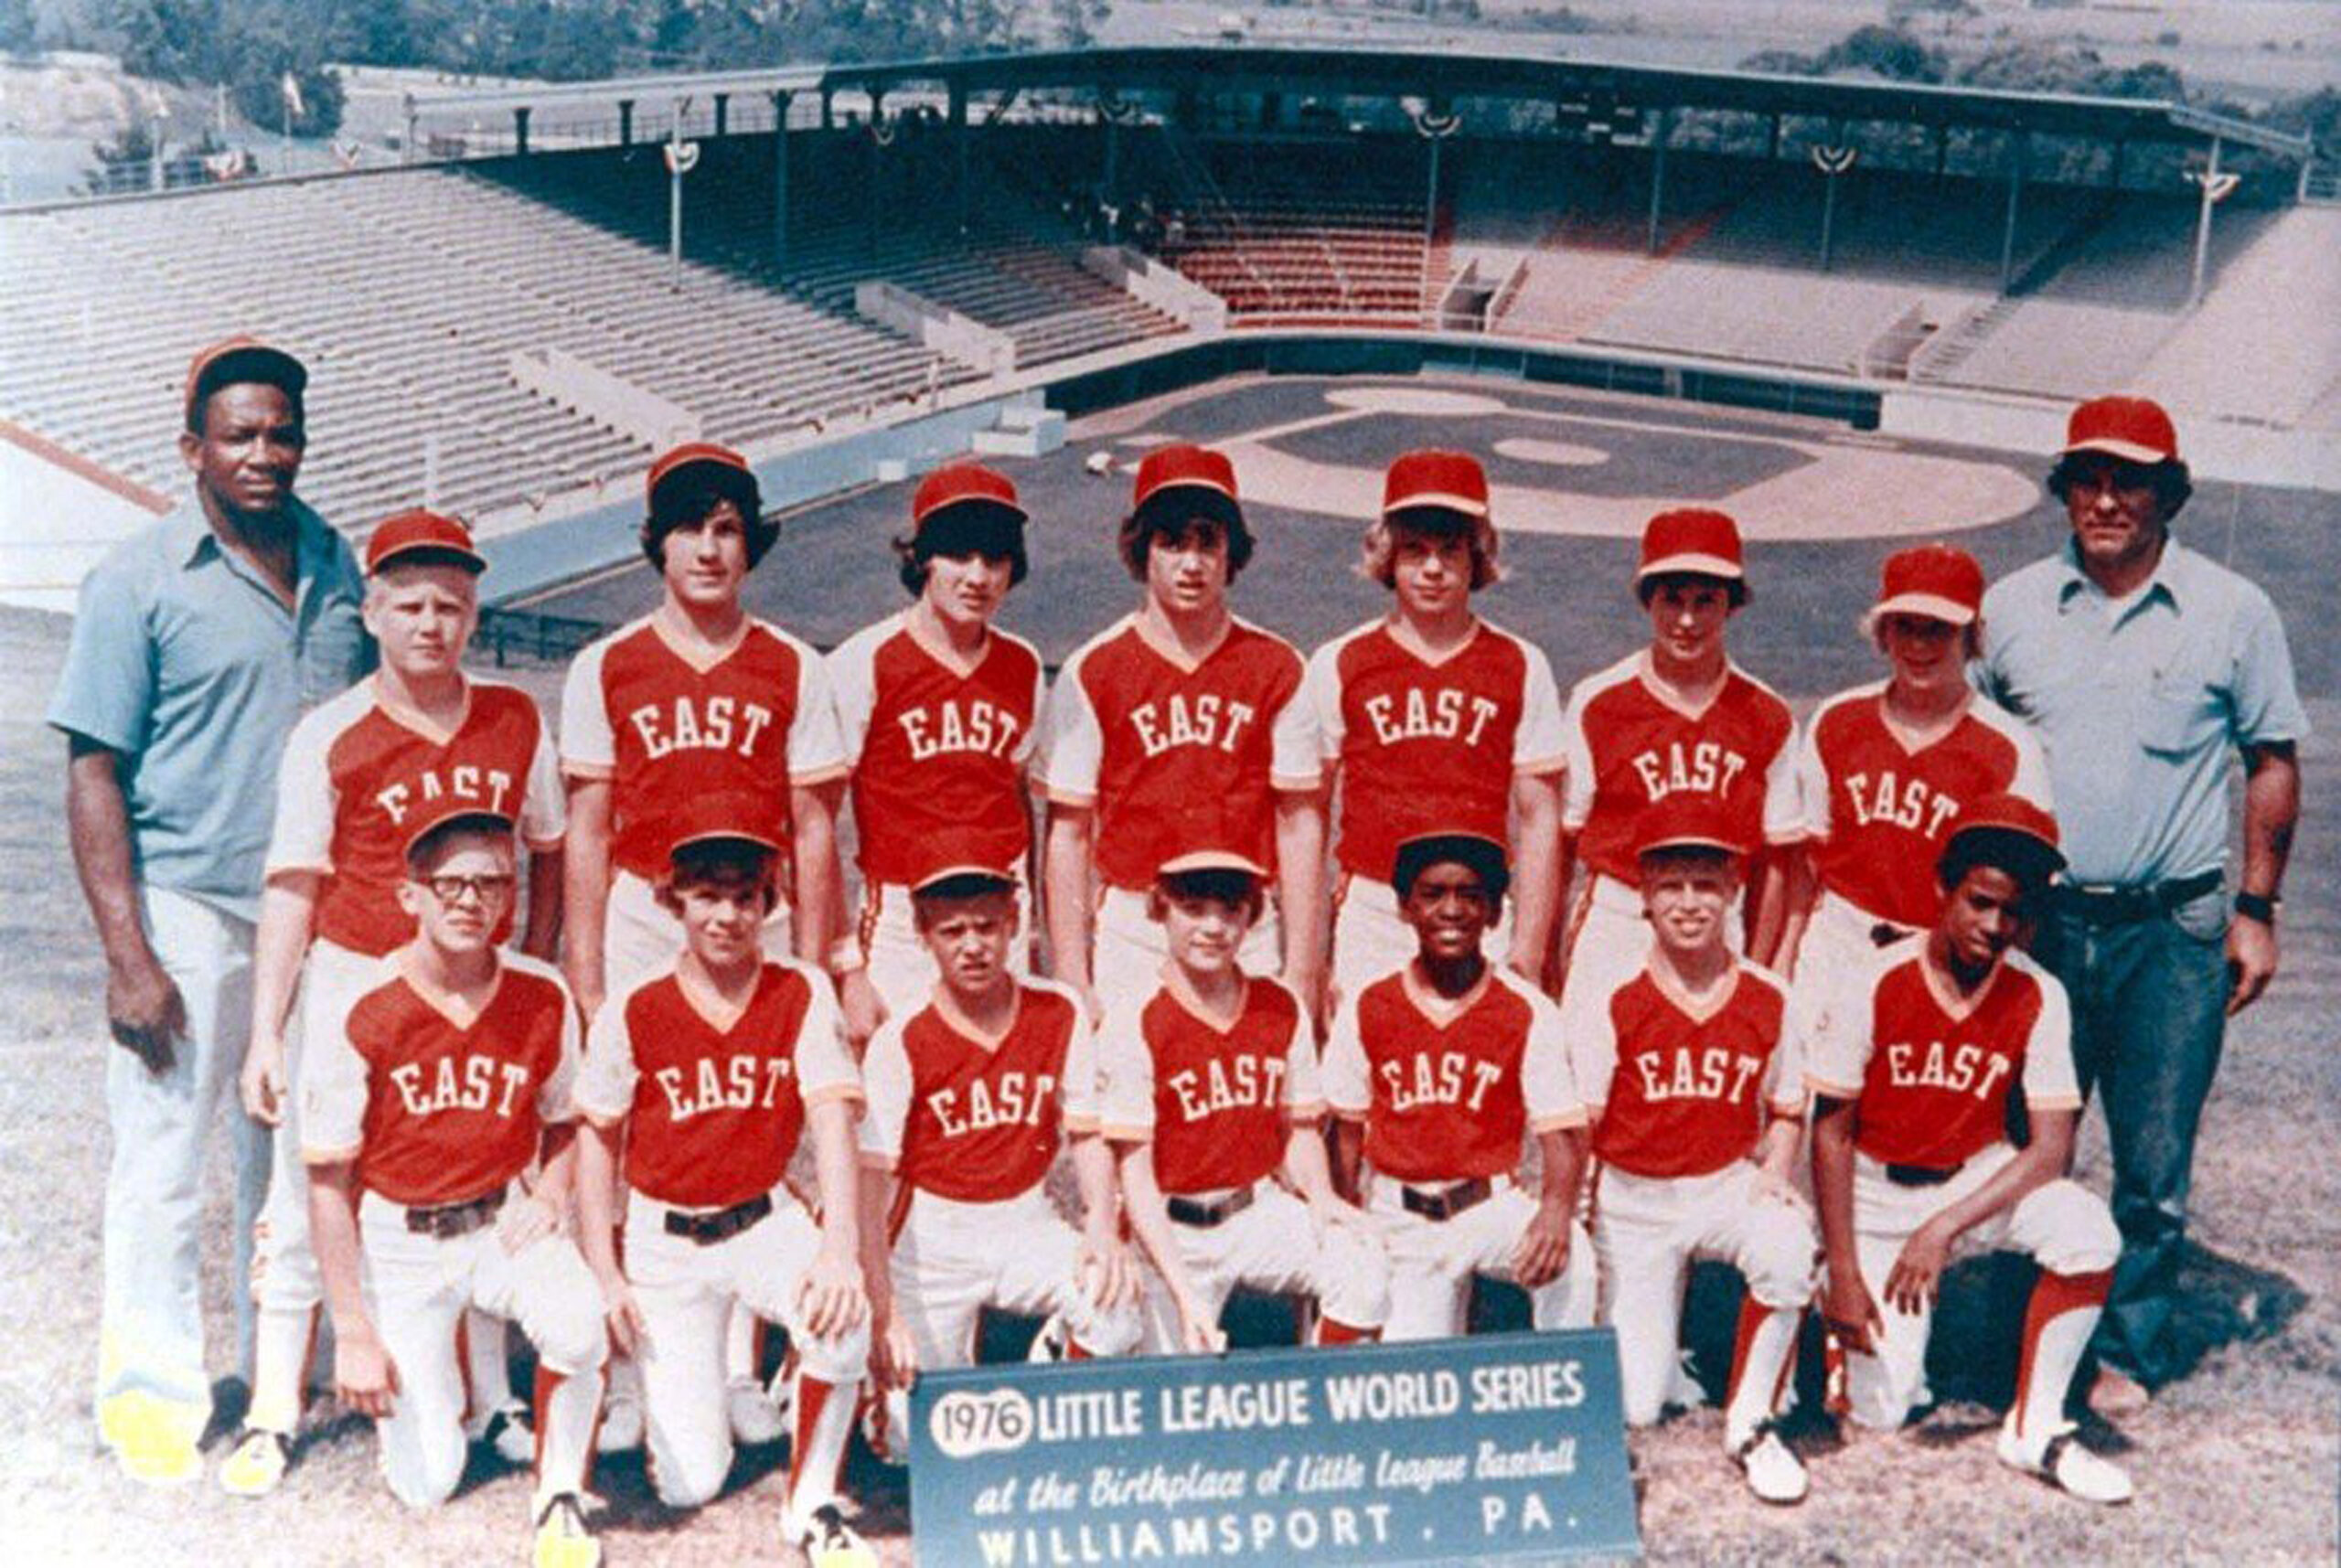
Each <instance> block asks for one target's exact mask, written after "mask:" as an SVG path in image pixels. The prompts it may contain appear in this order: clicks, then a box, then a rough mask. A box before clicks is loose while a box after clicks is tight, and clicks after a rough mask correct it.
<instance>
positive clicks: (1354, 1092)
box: [1320, 997, 1374, 1117]
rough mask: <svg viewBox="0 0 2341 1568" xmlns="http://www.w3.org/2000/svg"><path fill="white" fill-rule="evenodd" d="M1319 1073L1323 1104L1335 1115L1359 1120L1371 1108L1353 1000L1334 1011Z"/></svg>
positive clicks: (1347, 999)
mask: <svg viewBox="0 0 2341 1568" xmlns="http://www.w3.org/2000/svg"><path fill="white" fill-rule="evenodd" d="M1321 1069H1322V1070H1321V1072H1320V1080H1321V1082H1322V1083H1323V1085H1324V1090H1325V1104H1326V1106H1327V1107H1328V1108H1329V1109H1330V1110H1331V1111H1332V1113H1333V1114H1334V1115H1337V1116H1350V1117H1362V1116H1363V1115H1365V1114H1366V1112H1367V1111H1368V1110H1369V1109H1371V1108H1372V1107H1373V1104H1374V1086H1373V1085H1372V1084H1371V1083H1368V1082H1367V1080H1366V1064H1365V1042H1364V1040H1362V1039H1361V1038H1360V1037H1359V1035H1358V1029H1357V1000H1356V998H1355V997H1342V1005H1341V1006H1340V1007H1339V1008H1336V1009H1334V1013H1333V1027H1332V1029H1331V1030H1329V1031H1328V1032H1327V1034H1326V1036H1325V1060H1324V1061H1323V1063H1322V1064H1321Z"/></svg>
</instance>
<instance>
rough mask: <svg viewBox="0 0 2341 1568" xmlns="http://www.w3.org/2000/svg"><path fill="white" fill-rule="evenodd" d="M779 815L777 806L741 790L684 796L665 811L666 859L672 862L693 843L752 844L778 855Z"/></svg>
mask: <svg viewBox="0 0 2341 1568" xmlns="http://www.w3.org/2000/svg"><path fill="white" fill-rule="evenodd" d="M779 816H780V810H779V807H778V805H777V804H776V803H775V802H771V801H766V800H763V799H759V798H758V797H757V796H755V795H750V794H748V793H747V792H745V791H743V790H705V791H701V792H700V793H698V794H694V795H685V796H684V797H683V798H682V799H680V800H679V801H677V802H676V803H675V804H674V805H671V806H669V807H668V810H667V813H666V820H665V822H664V823H663V824H662V826H663V827H665V829H666V837H667V857H668V859H670V860H671V859H674V857H675V856H676V855H677V854H678V853H679V852H680V851H682V850H685V849H688V848H691V847H692V846H693V845H696V844H751V845H754V847H755V848H759V849H762V850H764V851H766V852H767V853H770V854H774V855H777V854H779V853H780V852H781V830H780V821H779Z"/></svg>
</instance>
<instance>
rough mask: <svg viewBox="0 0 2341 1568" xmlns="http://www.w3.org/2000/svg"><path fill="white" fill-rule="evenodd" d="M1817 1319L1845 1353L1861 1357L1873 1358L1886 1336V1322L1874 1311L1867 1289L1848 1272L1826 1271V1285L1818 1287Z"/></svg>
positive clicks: (1846, 1269) (1872, 1298)
mask: <svg viewBox="0 0 2341 1568" xmlns="http://www.w3.org/2000/svg"><path fill="white" fill-rule="evenodd" d="M1821 1317H1822V1321H1823V1323H1825V1324H1827V1325H1828V1328H1829V1331H1830V1332H1831V1333H1833V1334H1834V1335H1836V1336H1837V1338H1838V1339H1839V1340H1841V1341H1842V1342H1843V1343H1844V1347H1845V1349H1849V1350H1859V1351H1860V1352H1861V1353H1862V1354H1864V1355H1865V1356H1875V1355H1876V1354H1877V1344H1878V1340H1879V1339H1880V1338H1881V1337H1882V1336H1883V1335H1884V1334H1885V1332H1886V1318H1885V1317H1884V1315H1883V1314H1881V1313H1880V1312H1879V1311H1878V1309H1877V1302H1876V1299H1875V1298H1874V1297H1872V1296H1871V1295H1870V1293H1869V1286H1867V1285H1864V1284H1863V1283H1862V1278H1861V1275H1859V1274H1857V1273H1855V1271H1854V1270H1852V1269H1851V1268H1845V1269H1837V1268H1832V1269H1831V1270H1830V1271H1829V1279H1828V1283H1827V1284H1826V1285H1823V1287H1822V1295H1821Z"/></svg>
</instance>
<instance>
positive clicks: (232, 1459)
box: [219, 1426, 293, 1498]
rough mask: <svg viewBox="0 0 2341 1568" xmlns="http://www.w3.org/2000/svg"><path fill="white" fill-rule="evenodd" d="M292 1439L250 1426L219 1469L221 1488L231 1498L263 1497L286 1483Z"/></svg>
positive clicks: (245, 1429) (290, 1462)
mask: <svg viewBox="0 0 2341 1568" xmlns="http://www.w3.org/2000/svg"><path fill="white" fill-rule="evenodd" d="M292 1463H293V1440H292V1439H291V1438H290V1437H287V1436H285V1435H284V1434H283V1433H282V1432H271V1431H269V1430H268V1429H267V1428H266V1427H262V1426H247V1427H245V1428H244V1430H243V1432H242V1433H241V1435H239V1436H238V1437H237V1439H236V1446H235V1448H234V1449H233V1450H232V1451H230V1454H229V1455H228V1457H227V1458H226V1459H225V1460H224V1461H222V1462H221V1464H220V1466H219V1489H220V1490H221V1491H223V1492H226V1493H227V1494H228V1495H229V1496H230V1497H231V1498H264V1497H266V1496H268V1494H269V1493H271V1492H273V1491H274V1490H275V1489H276V1488H278V1486H280V1485H281V1484H283V1480H284V1471H285V1468H286V1467H287V1466H289V1465H291V1464H292Z"/></svg>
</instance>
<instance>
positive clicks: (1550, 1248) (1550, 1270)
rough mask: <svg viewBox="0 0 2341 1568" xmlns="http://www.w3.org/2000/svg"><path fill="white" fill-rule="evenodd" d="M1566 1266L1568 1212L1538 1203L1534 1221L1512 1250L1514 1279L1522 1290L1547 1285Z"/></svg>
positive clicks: (1551, 1203) (1547, 1204)
mask: <svg viewBox="0 0 2341 1568" xmlns="http://www.w3.org/2000/svg"><path fill="white" fill-rule="evenodd" d="M1568 1266H1569V1212H1568V1211H1567V1210H1566V1209H1565V1208H1563V1207H1562V1206H1561V1205H1559V1204H1558V1203H1553V1202H1543V1201H1540V1202H1539V1203H1538V1204H1537V1205H1536V1217H1535V1218H1534V1219H1533V1220H1531V1221H1528V1228H1527V1229H1526V1230H1524V1231H1523V1232H1520V1244H1519V1245H1518V1246H1517V1247H1514V1248H1513V1253H1512V1273H1513V1278H1514V1279H1516V1280H1518V1281H1519V1282H1520V1285H1521V1287H1522V1288H1523V1289H1524V1290H1534V1289H1536V1288H1537V1287H1538V1286H1539V1285H1550V1284H1552V1283H1553V1281H1555V1280H1556V1279H1558V1278H1560V1277H1561V1274H1562V1271H1563V1270H1565V1269H1566V1268H1567V1267H1568Z"/></svg>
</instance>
